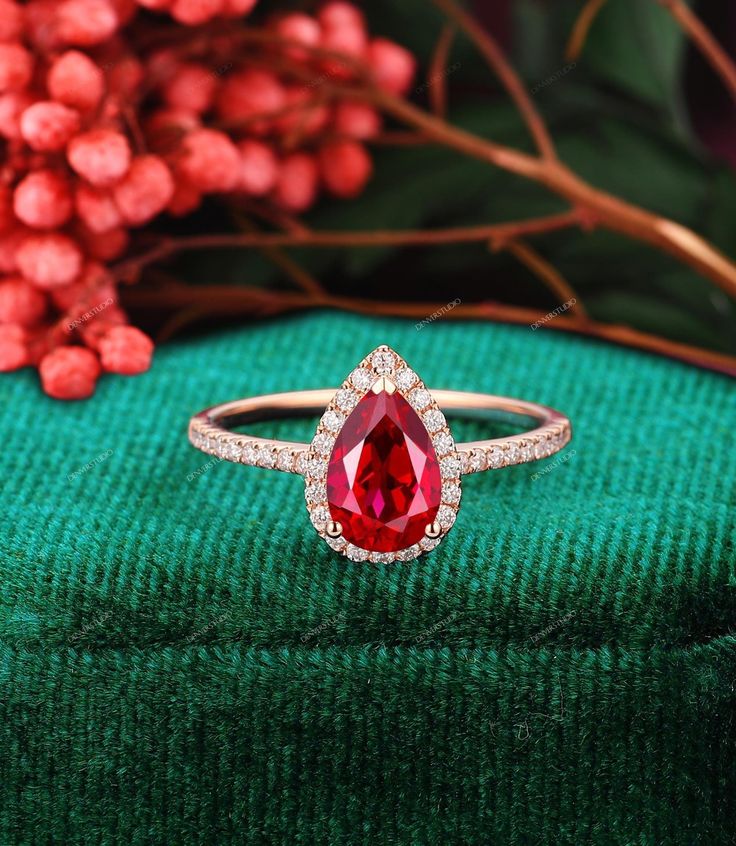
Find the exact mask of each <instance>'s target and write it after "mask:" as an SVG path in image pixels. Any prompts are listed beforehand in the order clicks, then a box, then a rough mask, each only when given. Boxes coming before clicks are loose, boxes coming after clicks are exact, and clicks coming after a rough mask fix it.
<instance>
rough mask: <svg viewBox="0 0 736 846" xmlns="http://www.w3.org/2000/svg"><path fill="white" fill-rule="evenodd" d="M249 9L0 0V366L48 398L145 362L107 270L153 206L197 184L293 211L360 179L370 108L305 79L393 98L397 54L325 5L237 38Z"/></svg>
mask: <svg viewBox="0 0 736 846" xmlns="http://www.w3.org/2000/svg"><path fill="white" fill-rule="evenodd" d="M255 3H256V0H30V2H28V3H26V4H25V5H21V4H20V3H19V2H16V0H0V145H1V146H0V156H1V157H2V158H1V160H0V370H13V369H16V368H19V367H23V366H26V365H36V366H37V367H38V369H39V372H40V374H41V381H42V384H43V388H44V390H45V391H46V392H47V393H48V394H50V395H51V396H54V397H59V398H63V399H76V398H82V397H86V396H89V395H90V394H92V393H93V391H94V388H95V383H96V380H97V378H98V377H99V375H100V373H101V372H103V371H108V372H113V373H126V374H132V373H139V372H142V371H144V370H146V369H147V368H148V367H149V365H150V360H151V355H152V351H153V344H152V342H151V340H150V339H149V338H148V337H147V336H146V335H144V334H143V333H142V332H141V331H139V330H138V329H136V328H134V327H132V326H129V325H128V321H127V317H126V315H125V313H124V312H123V310H122V309H121V308H120V306H119V304H118V295H117V289H116V284H115V282H114V279H113V277H112V275H111V274H110V272H109V270H108V267H107V266H108V265H109V264H110V263H111V262H112V261H115V260H117V259H119V258H120V257H121V256H122V255H123V254H124V253H125V251H126V249H127V246H128V238H129V234H128V233H129V230H130V229H132V228H135V227H140V226H144V225H146V224H147V223H149V222H150V221H151V220H153V219H154V218H155V217H157V216H158V215H160V214H162V213H164V212H166V213H168V214H171V215H177V216H179V215H186V214H188V213H190V212H191V211H193V210H194V209H196V208H197V207H198V206H199V204H200V203H201V201H202V199H203V198H204V196H205V195H210V194H215V195H224V196H225V197H227V198H228V200H229V201H232V202H235V203H237V201H238V200H239V199H241V198H261V199H262V200H263V201H264V202H268V203H271V204H273V205H274V206H276V207H280V208H282V209H284V210H286V211H289V212H295V213H299V212H303V211H305V210H306V209H308V208H309V207H310V206H311V205H312V204H313V203H314V202H315V201H316V199H317V197H318V196H319V194H320V192H321V191H325V192H326V193H328V194H330V195H333V196H335V197H343V198H350V197H355V196H357V195H358V194H359V193H360V192H361V191H362V190H363V188H364V187H365V185H366V183H367V181H368V180H369V178H370V176H371V171H372V164H371V158H370V155H369V153H368V151H367V149H366V147H365V144H364V142H365V141H366V140H368V139H370V138H372V137H374V136H375V135H376V134H377V133H378V132H379V131H380V129H381V118H380V115H379V114H378V112H376V110H375V109H374V108H372V107H371V106H370V105H367V104H366V103H363V102H360V101H352V100H337V101H336V100H335V99H334V98H332V99H329V100H328V99H326V98H325V97H323V96H321V95H320V81H321V80H331V79H334V80H345V79H350V78H351V77H352V76H353V75H355V74H356V72H359V73H365V74H368V75H370V76H371V77H372V79H373V80H374V82H375V83H376V84H377V85H378V86H379V87H381V88H383V89H384V90H386V91H388V92H390V93H392V94H397V95H401V94H404V93H406V91H407V89H408V88H409V86H410V84H411V80H412V76H413V74H414V68H415V62H414V58H413V57H412V55H411V54H410V53H409V52H407V51H406V50H405V49H404V48H403V47H400V46H399V45H397V44H394V43H393V42H391V41H388V40H387V39H384V38H371V37H370V36H369V34H368V32H367V29H366V24H365V20H364V18H363V15H362V13H361V12H360V11H359V10H358V9H357V8H356V7H355V6H353V5H352V4H351V3H347V2H342V0H332V2H327V3H326V4H325V5H323V6H322V7H321V8H320V9H319V11H318V13H317V14H316V16H310V15H307V14H305V13H302V12H290V13H284V14H277V15H276V16H274V17H273V18H272V19H270V20H268V21H267V22H266V24H265V25H264V26H262V27H261V29H259V30H258V32H261V33H262V34H264V35H265V36H266V37H265V38H263V39H261V40H260V41H259V42H256V43H258V44H259V45H260V46H259V47H256V48H255V49H253V48H246V49H244V47H243V44H244V41H243V38H242V36H243V35H244V34H247V33H248V32H249V28H252V29H250V31H255V27H252V24H251V23H250V21H249V22H247V23H246V21H245V20H243V18H244V16H246V15H247V14H248V13H249V12H250V11H251V10H252V8H253V6H254V5H255ZM217 24H220V29H219V30H217V31H212V27H214V26H215V25H217ZM151 32H155V33H157V34H161V33H164V34H166V33H169V34H171V35H174V36H176V37H174V38H170V39H169V41H170V42H171V43H170V44H169V45H168V46H161V42H162V40H164V39H158V41H157V40H156V39H155V38H154V39H152V38H150V34H151ZM337 54H340V55H342V56H345V57H346V58H345V59H344V60H343V61H341V60H340V59H339V57H338V55H337ZM244 56H246V58H243V57H244ZM223 57H231V60H223ZM299 69H301V70H302V71H305V70H306V71H309V72H310V73H311V74H312V78H313V79H314V80H315V81H313V82H305V81H304V80H305V76H304V74H301V75H300V74H299V73H297V72H296V71H298V70H299Z"/></svg>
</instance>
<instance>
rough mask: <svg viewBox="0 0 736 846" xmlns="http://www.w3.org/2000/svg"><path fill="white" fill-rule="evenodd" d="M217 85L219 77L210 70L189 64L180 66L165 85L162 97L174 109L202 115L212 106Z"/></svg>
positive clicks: (202, 66)
mask: <svg viewBox="0 0 736 846" xmlns="http://www.w3.org/2000/svg"><path fill="white" fill-rule="evenodd" d="M217 83H218V80H217V77H216V76H215V74H214V73H213V72H212V71H211V70H210V69H209V68H207V67H205V66H204V65H199V64H195V63H194V62H188V63H185V64H181V65H179V67H178V68H177V70H176V72H175V73H174V75H173V76H172V77H171V79H169V80H168V81H167V82H166V84H165V85H164V87H163V89H162V91H161V96H162V97H163V99H164V102H165V103H166V104H167V105H168V106H169V107H171V108H172V109H185V110H188V111H191V112H195V113H196V114H201V113H202V112H206V111H208V109H209V108H210V107H211V106H212V101H213V99H214V96H215V91H216V89H217Z"/></svg>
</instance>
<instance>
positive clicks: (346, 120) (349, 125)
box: [333, 100, 382, 141]
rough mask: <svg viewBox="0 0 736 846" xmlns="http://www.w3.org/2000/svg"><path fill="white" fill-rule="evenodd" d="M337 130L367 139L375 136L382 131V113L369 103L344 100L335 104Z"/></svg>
mask: <svg viewBox="0 0 736 846" xmlns="http://www.w3.org/2000/svg"><path fill="white" fill-rule="evenodd" d="M333 123H334V126H335V131H336V132H337V133H338V134H339V135H347V136H349V137H350V138H357V139H359V140H362V141H365V140H367V139H369V138H375V137H376V135H378V133H379V132H380V131H381V125H382V121H381V115H380V114H379V113H378V112H377V111H376V109H374V108H373V106H370V105H368V103H361V102H359V101H357V100H344V101H342V102H341V103H338V104H337V105H336V106H335V111H334V115H333Z"/></svg>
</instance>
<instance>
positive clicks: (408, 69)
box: [368, 38, 416, 95]
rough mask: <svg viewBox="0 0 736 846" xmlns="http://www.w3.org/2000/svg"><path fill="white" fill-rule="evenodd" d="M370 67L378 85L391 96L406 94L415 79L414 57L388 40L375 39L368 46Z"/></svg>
mask: <svg viewBox="0 0 736 846" xmlns="http://www.w3.org/2000/svg"><path fill="white" fill-rule="evenodd" d="M368 66H369V67H370V69H371V71H372V72H373V77H374V79H375V80H376V84H377V85H378V87H379V88H382V89H383V90H384V91H388V93H389V94H396V95H401V94H406V92H407V91H408V90H409V87H410V85H411V81H412V79H413V78H414V72H415V70H416V61H415V59H414V56H412V54H411V53H410V52H409V51H408V50H405V49H404V48H403V47H401V46H400V45H399V44H394V42H393V41H389V40H388V39H387V38H374V39H373V41H371V43H370V45H369V46H368Z"/></svg>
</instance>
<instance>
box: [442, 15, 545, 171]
mask: <svg viewBox="0 0 736 846" xmlns="http://www.w3.org/2000/svg"><path fill="white" fill-rule="evenodd" d="M432 2H433V3H434V4H435V5H436V6H438V7H439V8H440V9H442V11H443V12H444V13H445V14H446V15H447V17H448V18H449V19H450V20H451V21H453V22H454V23H455V24H456V25H457V27H458V28H459V29H461V30H462V31H463V32H464V33H465V34H466V35H467V36H468V38H470V40H471V41H472V42H473V43H474V44H475V46H476V47H477V48H478V50H480V52H481V53H482V55H483V56H484V58H485V59H486V61H487V62H488V64H489V65H490V66H491V67H492V68H493V70H494V71H495V73H496V75H497V76H498V78H499V79H500V80H501V83H502V84H503V86H504V88H505V89H506V90H507V91H508V93H509V96H510V97H511V99H512V100H513V101H514V103H515V104H516V107H517V108H518V110H519V112H520V113H521V116H522V117H523V118H524V121H525V122H526V125H527V126H528V127H529V131H530V132H531V134H532V137H533V138H534V142H535V143H536V145H537V148H538V149H539V152H540V154H541V155H542V157H543V158H544V159H549V160H551V161H553V160H555V159H556V158H557V154H556V152H555V146H554V144H553V142H552V138H551V137H550V134H549V132H548V130H547V127H546V125H545V123H544V120H543V119H542V116H541V115H540V114H539V112H538V111H537V107H536V106H535V105H534V103H533V102H532V99H531V97H530V96H529V92H528V91H527V89H526V86H525V85H524V83H523V82H522V81H521V79H520V78H519V75H518V74H517V73H516V71H515V70H514V69H513V67H512V66H511V65H510V64H509V62H508V60H507V59H506V56H505V55H504V53H503V50H501V48H500V47H499V46H498V44H497V43H496V40H495V39H494V38H493V37H492V36H491V34H490V33H489V32H487V31H486V30H485V29H483V27H482V26H481V25H480V24H479V23H478V22H477V21H476V20H475V19H474V18H472V17H471V16H470V15H469V14H468V13H467V12H466V11H465V10H464V9H462V8H461V7H460V6H458V4H457V3H456V2H455V0H432Z"/></svg>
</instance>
